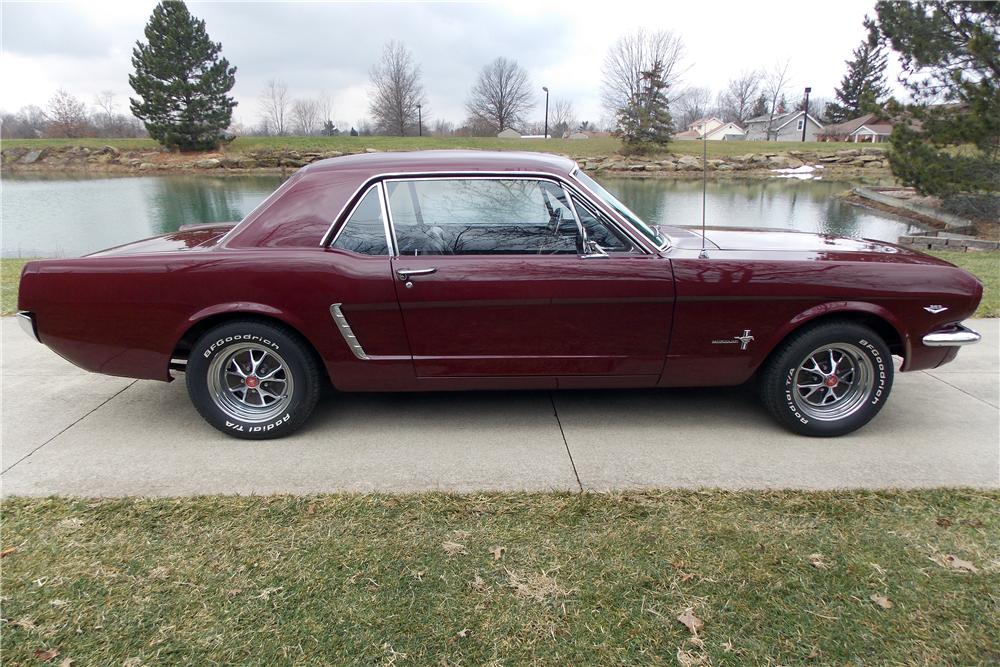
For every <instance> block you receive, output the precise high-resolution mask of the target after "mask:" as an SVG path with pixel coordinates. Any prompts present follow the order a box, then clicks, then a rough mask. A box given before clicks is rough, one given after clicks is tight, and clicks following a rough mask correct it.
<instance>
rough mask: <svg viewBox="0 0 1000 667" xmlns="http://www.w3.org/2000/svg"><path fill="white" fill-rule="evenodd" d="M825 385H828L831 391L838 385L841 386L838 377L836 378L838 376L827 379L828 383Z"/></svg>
mask: <svg viewBox="0 0 1000 667" xmlns="http://www.w3.org/2000/svg"><path fill="white" fill-rule="evenodd" d="M824 384H825V385H826V386H827V387H829V388H830V389H833V388H834V387H836V386H837V385H838V384H840V380H839V379H838V378H837V376H836V375H831V376H830V377H828V378H827V379H826V381H825V382H824Z"/></svg>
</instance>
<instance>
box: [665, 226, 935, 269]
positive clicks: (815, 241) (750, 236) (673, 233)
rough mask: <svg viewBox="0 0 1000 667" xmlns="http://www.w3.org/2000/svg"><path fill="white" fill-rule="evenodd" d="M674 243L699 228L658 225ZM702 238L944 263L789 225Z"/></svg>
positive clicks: (693, 239)
mask: <svg viewBox="0 0 1000 667" xmlns="http://www.w3.org/2000/svg"><path fill="white" fill-rule="evenodd" d="M661 231H663V233H665V234H666V235H667V236H668V237H669V238H670V239H671V240H672V241H674V245H675V246H676V247H679V248H685V249H689V248H695V247H699V246H700V244H701V230H700V229H699V228H696V227H691V228H684V229H681V228H677V227H665V228H662V230H661ZM705 239H706V240H707V241H708V247H709V249H714V250H731V251H742V252H761V253H767V254H772V253H776V252H777V253H780V252H789V253H807V254H810V255H813V256H815V257H816V258H822V257H834V256H837V257H841V256H843V255H854V254H863V255H870V256H875V257H874V259H876V260H877V259H879V258H881V259H882V260H884V261H888V262H893V261H901V262H915V263H927V264H947V262H945V261H943V260H939V259H937V258H935V257H930V256H929V255H924V254H923V253H919V252H916V251H914V250H910V249H909V248H903V247H901V246H898V245H894V244H892V243H886V242H884V241H874V240H872V239H857V238H848V237H845V236H835V235H833V234H814V233H811V232H800V231H796V230H791V229H770V228H752V227H706V229H705Z"/></svg>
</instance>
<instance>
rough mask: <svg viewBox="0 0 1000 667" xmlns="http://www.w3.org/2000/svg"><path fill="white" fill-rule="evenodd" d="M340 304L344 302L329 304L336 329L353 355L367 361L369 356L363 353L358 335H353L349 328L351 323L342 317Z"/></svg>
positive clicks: (342, 312)
mask: <svg viewBox="0 0 1000 667" xmlns="http://www.w3.org/2000/svg"><path fill="white" fill-rule="evenodd" d="M342 305H344V304H342V303H334V304H331V305H330V315H331V316H332V317H333V322H334V324H336V325H337V329H339V330H340V335H341V336H343V337H344V341H345V342H346V343H347V347H349V348H350V349H351V352H352V353H353V354H354V356H355V357H357V358H358V359H361V360H363V361H367V360H368V359H369V357H368V355H367V354H366V353H365V349H364V348H363V347H361V343H359V342H358V337H357V336H355V335H354V332H353V331H352V330H351V325H350V324H348V323H347V318H346V317H344V311H343V310H341V309H340V307H341V306H342Z"/></svg>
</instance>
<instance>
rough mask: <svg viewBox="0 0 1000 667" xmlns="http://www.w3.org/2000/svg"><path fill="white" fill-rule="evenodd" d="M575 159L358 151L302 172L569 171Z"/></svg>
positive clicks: (471, 152) (547, 155)
mask: <svg viewBox="0 0 1000 667" xmlns="http://www.w3.org/2000/svg"><path fill="white" fill-rule="evenodd" d="M575 167H576V162H574V161H573V160H571V159H569V158H567V157H562V156H559V155H552V154H550V153H529V152H525V151H477V150H430V151H410V152H394V151H390V152H380V153H359V154H356V155H345V156H343V157H335V158H329V159H326V160H319V161H318V162H313V163H312V164H310V165H309V166H307V167H304V168H303V169H302V171H303V172H311V173H315V172H323V171H340V170H351V171H361V172H368V173H369V174H370V175H371V176H378V175H379V174H399V173H411V172H412V173H425V172H464V171H532V172H544V173H555V174H561V175H568V174H569V173H570V172H572V171H573V169H574V168H575Z"/></svg>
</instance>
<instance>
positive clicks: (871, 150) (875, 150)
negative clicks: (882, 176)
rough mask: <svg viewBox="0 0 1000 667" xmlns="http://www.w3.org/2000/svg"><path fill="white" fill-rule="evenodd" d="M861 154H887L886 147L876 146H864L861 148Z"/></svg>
mask: <svg viewBox="0 0 1000 667" xmlns="http://www.w3.org/2000/svg"><path fill="white" fill-rule="evenodd" d="M861 154H862V155H879V156H881V155H885V149H884V148H875V147H868V148H862V149H861Z"/></svg>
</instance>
